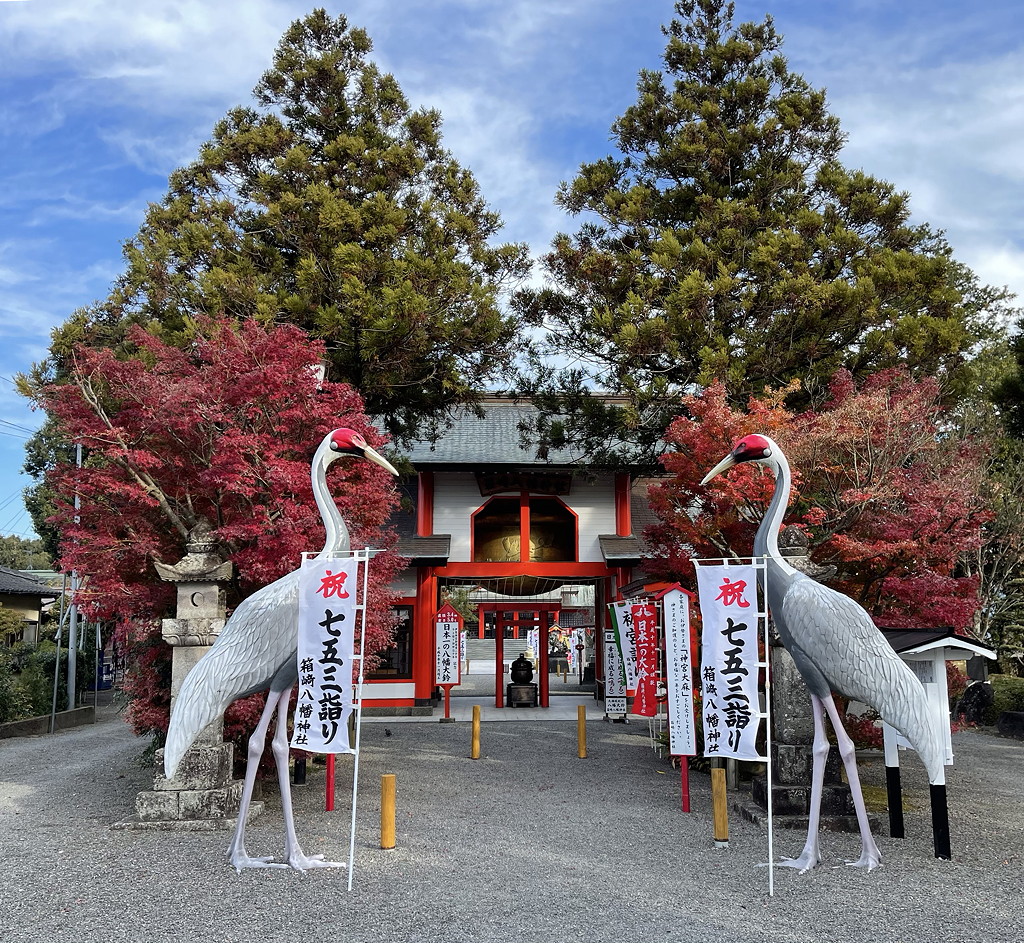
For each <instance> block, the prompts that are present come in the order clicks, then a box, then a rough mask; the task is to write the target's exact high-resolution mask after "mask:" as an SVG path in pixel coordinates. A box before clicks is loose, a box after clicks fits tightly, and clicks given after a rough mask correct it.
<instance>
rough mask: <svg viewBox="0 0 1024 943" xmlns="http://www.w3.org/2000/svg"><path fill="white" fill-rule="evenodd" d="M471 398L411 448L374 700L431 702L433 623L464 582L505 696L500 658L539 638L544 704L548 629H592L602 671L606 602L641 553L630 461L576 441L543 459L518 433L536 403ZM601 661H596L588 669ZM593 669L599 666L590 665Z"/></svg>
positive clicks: (417, 706) (372, 682)
mask: <svg viewBox="0 0 1024 943" xmlns="http://www.w3.org/2000/svg"><path fill="white" fill-rule="evenodd" d="M482 407H483V415H482V416H477V415H475V414H474V413H473V412H472V411H466V412H465V413H464V414H463V415H461V416H460V417H459V418H458V419H457V421H456V422H455V424H454V425H453V426H452V427H451V428H450V429H449V430H448V431H447V432H445V433H444V434H443V435H442V437H441V438H440V439H439V440H438V441H437V442H436V443H433V444H430V443H422V444H417V445H415V446H414V447H413V449H412V450H411V451H410V453H409V458H410V460H411V462H412V464H413V466H414V467H415V469H416V474H415V477H414V478H412V479H407V480H406V481H405V482H404V485H405V489H406V494H405V496H404V497H405V498H406V501H405V504H406V505H407V507H406V509H405V510H403V511H402V512H401V513H400V514H399V515H398V520H397V522H396V523H397V527H398V530H399V534H400V540H399V545H398V551H399V553H401V554H402V555H403V556H404V557H406V558H407V559H408V561H409V563H408V567H407V568H406V569H405V570H404V571H403V572H402V574H401V576H400V578H399V580H398V581H397V582H396V583H395V584H394V585H393V588H394V590H395V591H396V592H397V593H398V595H399V596H400V597H401V599H400V601H399V604H398V613H397V615H398V629H397V634H396V638H395V642H394V645H393V646H392V648H391V649H390V650H388V651H387V652H384V653H382V654H383V658H384V661H383V663H382V665H381V666H380V667H379V669H378V670H376V671H374V672H373V673H372V674H368V675H367V683H366V686H365V688H364V697H365V705H364V706H365V707H366V708H367V709H369V710H376V711H381V710H382V709H387V710H388V712H394V713H413V712H415V713H420V712H426V711H427V710H429V709H430V707H431V705H432V704H433V703H434V694H435V677H434V673H435V648H434V626H435V619H436V616H437V613H438V610H439V609H440V608H441V606H442V605H443V604H444V601H445V599H446V598H448V597H449V596H450V595H454V594H457V595H458V596H459V598H460V600H461V601H462V603H463V605H462V608H463V611H464V612H466V611H469V612H471V613H472V614H473V615H475V618H473V617H472V616H470V617H467V618H466V622H465V628H466V631H467V635H468V637H469V639H470V644H474V643H476V644H477V645H479V646H483V650H484V652H486V654H485V656H484V657H489V658H490V659H491V660H493V661H494V662H495V665H496V669H495V670H496V674H497V675H498V676H499V677H498V679H497V680H496V684H495V696H496V698H497V706H502V704H501V687H502V685H501V681H500V672H501V670H502V669H501V666H502V662H503V660H505V661H507V660H508V658H509V657H515V654H517V653H518V652H520V651H522V649H523V646H524V645H525V639H526V637H527V635H528V633H530V630H536V632H535V634H534V635H533V637H534V638H539V640H540V644H539V646H538V647H539V649H540V651H539V652H537V653H536V655H537V658H538V668H539V669H540V670H539V672H538V673H539V678H540V679H541V692H540V707H541V708H543V707H546V706H547V693H548V692H547V690H546V679H547V676H548V669H549V665H548V664H547V655H548V643H549V635H550V634H551V633H552V632H555V633H558V634H560V633H561V632H563V631H564V630H566V629H570V628H583V629H584V630H585V632H586V636H587V638H588V640H590V650H589V651H588V652H587V658H588V659H589V661H590V662H591V664H594V667H596V669H597V672H598V675H597V676H598V677H600V665H599V664H595V662H596V661H597V660H598V659H599V657H600V655H599V653H600V648H601V646H600V645H597V646H593V643H592V640H593V639H595V638H600V637H601V636H600V633H601V631H602V630H603V629H604V627H605V623H606V618H607V616H606V612H607V610H606V604H607V603H608V602H610V601H612V600H615V599H617V598H621V597H620V593H621V591H622V589H623V588H624V587H626V586H627V584H629V583H630V582H631V581H633V580H634V576H635V575H637V571H638V568H639V567H640V566H641V563H642V559H643V555H644V547H643V543H642V540H641V538H640V534H641V533H642V530H643V528H644V527H645V526H646V524H647V523H649V522H650V520H651V515H650V511H649V510H648V508H647V502H646V499H645V491H644V489H643V487H642V486H641V485H640V484H636V485H634V482H633V480H632V477H631V475H630V472H629V471H628V470H623V469H621V468H600V467H594V466H589V465H588V466H583V465H581V464H579V463H578V462H577V461H576V460H575V459H574V458H573V455H572V454H571V453H570V452H569V451H568V450H555V449H552V450H551V451H550V452H549V454H548V456H547V458H546V459H544V460H541V459H538V458H537V457H536V455H535V449H534V448H533V447H532V446H524V445H522V444H521V436H520V423H521V422H523V421H524V420H528V419H529V418H530V417H531V416H532V415H533V409H532V407H530V406H529V405H525V404H522V403H515V402H512V401H511V400H508V399H503V398H498V397H491V398H488V399H485V400H484V402H483V403H482ZM590 671H591V672H593V671H594V668H591V669H590ZM591 677H593V675H592V674H591Z"/></svg>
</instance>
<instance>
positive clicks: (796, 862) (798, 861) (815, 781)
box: [779, 694, 829, 874]
mask: <svg viewBox="0 0 1024 943" xmlns="http://www.w3.org/2000/svg"><path fill="white" fill-rule="evenodd" d="M811 710H812V711H813V713H814V745H813V747H812V748H811V750H812V758H813V763H812V767H811V804H810V808H809V810H808V818H807V840H806V841H805V842H804V848H803V851H801V852H800V855H799V856H798V857H796V858H784V859H783V860H782V861H780V862H779V866H780V867H783V868H797V869H798V870H799V871H800V873H801V874H803V873H804V872H805V871H810V870H811V868H813V867H814V866H815V865H816V864H818V862H819V861H821V853H820V851H819V850H818V831H819V827H820V825H821V793H822V790H823V788H824V782H825V761H826V760H827V759H828V749H829V746H828V737H827V736H826V734H825V717H824V713H823V712H822V708H821V699H820V698H818V697H816V696H815V695H813V694H812V695H811Z"/></svg>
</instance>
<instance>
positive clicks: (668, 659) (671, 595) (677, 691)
mask: <svg viewBox="0 0 1024 943" xmlns="http://www.w3.org/2000/svg"><path fill="white" fill-rule="evenodd" d="M661 603H662V613H663V618H664V621H665V677H666V688H667V691H668V736H669V753H671V754H672V755H673V756H694V755H695V754H696V753H697V733H696V728H695V726H694V720H693V653H692V652H691V651H690V598H689V597H688V596H687V595H686V593H684V592H683V591H682V590H681V589H670V590H669V591H668V592H667V593H665V595H664V596H662V598H661Z"/></svg>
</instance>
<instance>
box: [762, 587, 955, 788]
mask: <svg viewBox="0 0 1024 943" xmlns="http://www.w3.org/2000/svg"><path fill="white" fill-rule="evenodd" d="M782 614H783V617H784V619H785V623H786V627H787V628H788V630H789V634H790V635H791V636H792V637H793V639H794V640H796V641H795V648H796V649H797V650H796V651H794V652H793V653H792V654H793V658H794V661H796V663H797V666H798V668H800V669H801V672H802V673H804V666H803V664H802V661H804V660H811V661H813V665H814V668H815V669H816V672H817V674H818V675H820V677H821V678H823V679H824V682H825V683H826V684H827V687H826V688H825V690H824V691H821V690H815V685H813V684H811V678H813V677H814V672H812V673H811V675H810V676H808V674H806V673H804V677H805V678H806V679H807V680H808V684H809V685H811V687H812V690H814V693H815V694H818V695H819V696H824V695H826V694H828V693H829V691H830V690H831V691H837V692H838V693H840V694H843V695H845V696H846V697H848V698H851V699H853V700H857V701H861V702H863V703H865V704H868V705H870V706H871V707H874V708H875V709H876V710H877V711H878V713H879V714H881V716H882V718H883V719H884V720H886V721H887V722H888V723H889V724H891V725H892V726H893V727H895V728H896V729H897V730H899V731H900V733H902V734H903V736H905V737H906V738H907V739H908V740H909V741H910V742H911V743H912V744H913V745H914V749H915V750H916V751H917V753H918V754H919V755H920V757H921V759H922V761H923V762H924V764H925V767H926V768H927V769H928V773H929V777H930V778H934V777H935V776H937V775H938V774H939V773H940V772H941V770H942V766H943V757H942V756H941V754H940V748H939V742H938V738H937V737H935V735H934V732H933V729H932V728H933V725H934V718H933V717H932V715H931V713H930V712H929V709H928V699H927V695H926V694H925V690H924V687H923V686H922V684H921V682H920V681H919V680H918V679H917V676H916V675H915V674H914V672H913V671H911V670H910V667H909V666H908V665H907V664H906V662H904V661H903V659H902V658H900V656H899V655H897V654H896V652H895V651H894V650H893V648H892V646H891V645H889V643H888V642H887V641H886V640H885V636H883V635H882V633H881V632H879V631H878V629H877V627H876V626H875V624H874V622H872V621H871V617H870V616H869V615H868V614H867V612H865V611H864V609H863V608H861V606H860V605H858V604H857V603H856V602H854V600H852V599H850V597H849V596H845V595H844V594H843V593H839V592H836V591H835V590H834V589H829V587H827V586H823V585H822V584H821V583H818V582H816V581H815V580H813V579H810V578H809V577H803V578H798V579H796V580H794V581H793V583H792V584H791V585H790V587H789V589H788V590H787V592H786V594H785V596H784V598H783V603H782ZM804 640H814V642H815V650H814V652H813V653H809V652H805V651H804V650H803V645H802V644H801V642H803V641H804Z"/></svg>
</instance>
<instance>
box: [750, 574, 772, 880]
mask: <svg viewBox="0 0 1024 943" xmlns="http://www.w3.org/2000/svg"><path fill="white" fill-rule="evenodd" d="M754 565H755V567H756V568H757V571H758V576H759V580H758V582H759V583H760V585H761V600H760V602H759V608H760V610H761V611H760V613H759V615H760V616H761V617H762V618H763V619H764V721H765V728H764V743H765V751H764V752H765V755H766V757H767V761H766V763H765V785H766V787H767V789H768V896H769V897H774V896H775V845H774V831H773V822H772V671H771V659H770V658H769V655H768V652H769V650H770V648H771V644H770V640H769V638H768V590H767V584H766V581H765V576H766V575H767V573H766V568H767V562H766V559H765V558H764V557H759V558H755V560H754Z"/></svg>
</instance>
